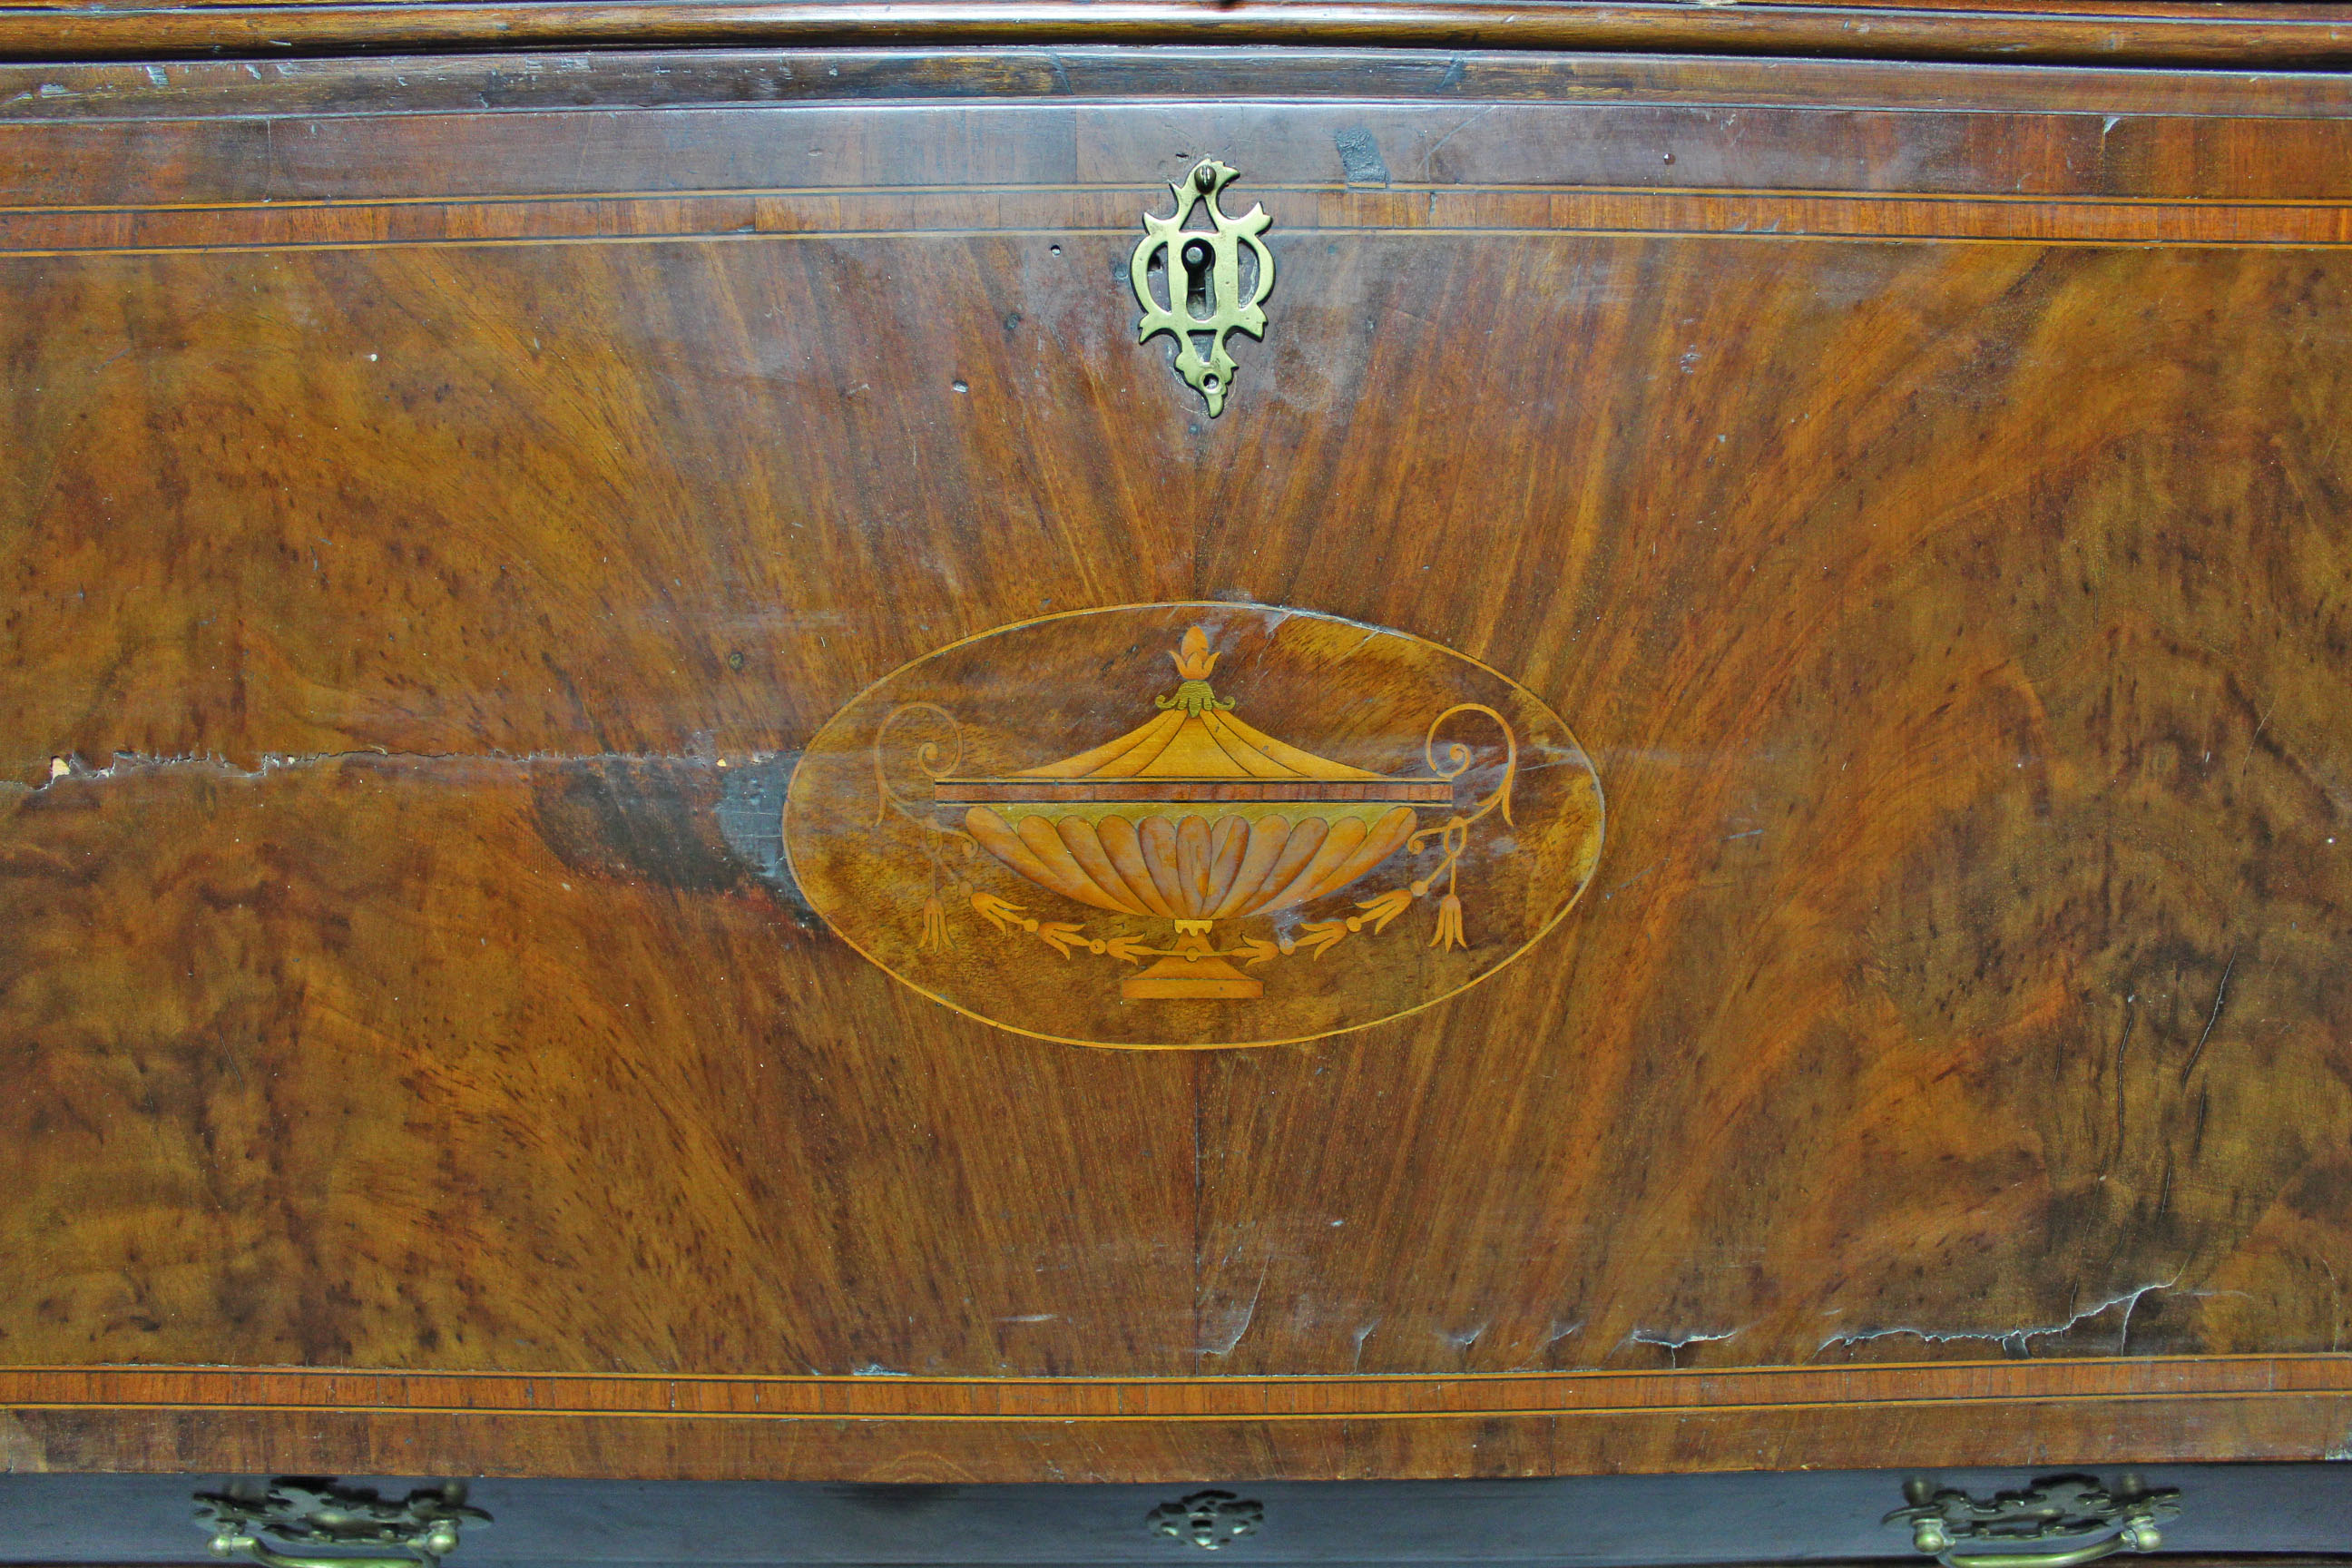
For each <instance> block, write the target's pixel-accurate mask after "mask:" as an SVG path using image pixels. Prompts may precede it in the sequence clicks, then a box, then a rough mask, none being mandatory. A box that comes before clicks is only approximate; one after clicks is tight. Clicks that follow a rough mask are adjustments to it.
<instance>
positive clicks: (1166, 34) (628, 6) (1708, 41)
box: [0, 0, 2352, 68]
mask: <svg viewBox="0 0 2352 1568" xmlns="http://www.w3.org/2000/svg"><path fill="white" fill-rule="evenodd" d="M877 42H879V43H889V44H898V45H900V46H916V45H923V44H933V43H949V44H975V43H977V44H1013V45H1032V46H1039V47H1054V46H1055V45H1061V44H1125V45H1160V46H1168V45H1196V46H1197V45H1204V44H1205V45H1219V46H1224V47H1238V46H1246V45H1266V44H1282V45H1293V46H1296V45H1317V44H1341V45H1354V46H1358V47H1409V48H1422V49H1432V50H1436V49H1471V48H1488V49H1493V48H1503V49H1550V50H1556V49H1629V50H1685V51H1691V52H1712V53H1720V54H1729V53H1738V54H1746V55H1800V56H1815V57H1820V56H1831V57H1835V56H1863V57H1872V56H1876V57H1882V58H1884V57H1891V58H1901V59H1926V60H1934V59H1984V60H1997V61H2001V62H2004V63H2011V64H2014V63H2020V62H2048V61H2078V62H2080V61H2087V62H2093V63H2096V64H2101V65H2172V66H2189V65H2226V66H2255V67H2261V66H2268V67H2287V68H2314V67H2320V66H2340V65H2342V64H2344V63H2345V62H2346V61H2347V59H2352V6H2347V5H2342V4H2338V3H2331V0H2289V3H2287V4H2267V5H2265V4H2260V3H2245V0H2227V3H2215V0H2140V3H2138V4H2129V3H2118V0H1991V3H1990V4H1981V3H1979V4H1970V5H1955V4H1953V3H1952V0H1874V3H1870V4H1861V5H1853V4H1840V3H1835V0H1777V3H1775V0H1759V3H1746V4H1741V5H1738V6H1737V7H1728V6H1727V7H1723V8H1721V9H1713V8H1701V7H1699V6H1696V5H1689V4H1685V3H1682V0H1540V3H1538V4H1536V5H1508V4H1496V3H1490V0H929V3H925V0H878V3H870V4H869V3H855V4H852V3H844V0H521V3H515V0H507V3H504V4H479V3H469V0H456V3H449V4H436V3H433V0H400V3H397V4H385V3H381V0H360V3H357V4H352V3H344V4H333V3H330V4H318V3H315V0H242V3H239V0H205V3H201V4H190V5H159V6H153V7H146V6H142V7H141V8H139V9H136V10H122V9H118V8H116V7H113V6H110V5H106V4H104V3H103V0H51V3H49V4H45V5H22V6H15V7H11V8H9V9H8V10H6V11H0V55H5V56H6V57H8V58H65V59H90V58H126V57H127V58H173V57H177V56H186V55H204V54H228V55H236V56H244V57H248V58H264V59H284V58H291V57H294V56H298V55H300V54H305V53H310V54H318V53H329V54H333V53H348V52H354V51H359V50H384V49H399V48H408V49H434V48H442V49H446V48H454V47H477V48H563V47H594V46H599V45H613V44H625V45H643V44H648V43H651V44H667V45H671V46H675V47H686V46H694V45H714V44H740V45H771V46H773V45H793V46H800V47H810V46H819V45H850V46H862V45H870V44H874V43H877Z"/></svg>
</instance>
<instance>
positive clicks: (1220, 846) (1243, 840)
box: [785, 605, 1601, 1047]
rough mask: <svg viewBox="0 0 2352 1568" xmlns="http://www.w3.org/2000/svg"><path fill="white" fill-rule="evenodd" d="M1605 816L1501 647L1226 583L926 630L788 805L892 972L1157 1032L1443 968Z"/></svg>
mask: <svg viewBox="0 0 2352 1568" xmlns="http://www.w3.org/2000/svg"><path fill="white" fill-rule="evenodd" d="M1187 612H1190V613H1189V614H1188V613H1187ZM1155 645H1156V646H1155ZM1088 675H1092V676H1093V679H1091V680H1088V679H1087V676H1088ZM1024 685H1025V686H1026V688H1027V691H1026V700H1025V701H1024V693H1023V691H1022V688H1023V687H1024ZM1310 724H1312V725H1316V726H1317V727H1318V729H1319V730H1320V731H1323V732H1322V733H1318V734H1316V735H1315V736H1314V738H1313V739H1311V740H1309V739H1307V737H1306V733H1305V731H1306V729H1307V726H1308V725H1310ZM1089 731H1091V732H1089ZM1072 741H1076V742H1079V746H1078V748H1077V749H1075V750H1065V749H1061V748H1057V747H1056V746H1055V742H1061V745H1062V748H1067V747H1068V745H1069V743H1070V742H1072ZM859 752H863V755H862V756H861V755H859V754H858V753H859ZM1040 752H1043V753H1044V755H1045V759H1046V760H1043V761H1039V760H1035V759H1036V758H1037V757H1038V755H1039V753H1040ZM1600 841H1601V795H1600V788H1599V781H1598V779H1597V778H1596V777H1595V776H1594V774H1593V772H1592V768H1591V763H1590V762H1589V761H1588V760H1587V759H1586V758H1585V756H1584V754H1583V752H1582V751H1581V749H1580V748H1579V747H1578V746H1577V744H1576V742H1575V740H1574V737H1573V736H1571V735H1570V733H1569V731H1568V728H1567V726H1566V724H1565V723H1563V722H1562V721H1560V720H1559V718H1558V716H1557V715H1554V714H1552V713H1551V712H1550V711H1549V710H1547V709H1545V708H1544V707H1543V706H1542V705H1541V704H1540V703H1539V702H1538V701H1536V700H1535V699H1534V698H1533V697H1532V696H1531V695H1530V694H1528V693H1527V692H1525V691H1524V690H1522V689H1518V688H1517V687H1515V686H1513V685H1512V684H1511V683H1510V682H1508V681H1507V680H1506V679H1504V678H1502V677H1500V676H1498V675H1496V673H1495V672H1493V671H1491V670H1487V669H1486V668H1483V667H1481V666H1479V665H1476V664H1475V663H1473V662H1472V661H1470V660H1468V659H1465V658H1462V657H1461V656H1459V655H1456V654H1452V653H1449V652H1446V651H1445V650H1444V649H1442V648H1439V647H1436V646H1435V645H1433V644H1429V643H1425V642H1423V641H1421V640H1420V639H1418V638H1413V637H1407V636H1405V635H1404V634H1402V633H1392V632H1385V631H1381V630H1380V629H1378V628H1368V627H1365V626H1360V625H1357V624H1355V623H1350V622H1341V621H1336V620H1332V619H1328V618H1327V617H1323V616H1311V615H1306V614H1302V613H1300V612H1297V611H1288V610H1275V609H1266V608H1262V607H1259V606H1246V605H1238V606H1237V605H1147V606H1139V607H1136V608H1133V609H1127V610H1110V611H1096V612H1086V613H1081V614H1078V615H1074V616H1057V617H1054V618H1052V619H1049V620H1045V621H1040V622H1032V623H1028V624H1026V625H1024V626H1014V627H1009V628H1006V629H1005V630H1003V631H1002V632H998V633H992V634H989V635H988V636H986V637H979V638H974V639H971V641H969V642H966V643H962V644H959V645H956V646H955V647H951V648H948V649H943V650H941V651H940V653H939V654H936V655H933V656H930V657H929V658H925V659H922V660H919V661H917V663H915V664H914V665H910V666H908V668H906V669H903V670H901V671H899V672H898V674H896V675H894V676H891V677H889V678H887V679H885V680H884V681H882V682H880V683H879V684H878V685H877V687H876V688H875V689H870V690H869V691H867V692H866V693H865V694H864V695H863V696H861V697H860V698H859V699H858V700H856V701H855V702H853V703H852V704H851V705H850V707H849V708H848V709H845V710H844V712H843V713H842V714H841V715H839V716H837V717H836V718H835V720H834V721H832V722H831V723H829V724H828V725H827V726H826V727H825V729H824V731H822V732H821V733H820V734H819V736H818V737H817V739H816V741H815V742H814V743H813V744H812V745H811V747H810V749H809V751H808V752H807V754H806V755H805V756H804V757H803V761H802V763H801V765H800V767H799V768H798V769H797V770H796V771H795V773H794V777H793V786H792V789H791V791H790V792H789V796H788V801H787V805H786V816H785V842H786V848H787V852H788V854H789V856H790V858H791V860H792V864H793V870H794V873H795V875H796V876H797V877H798V878H799V879H800V881H801V884H802V887H803V890H804V891H805V892H806V893H807V894H808V896H809V899H810V901H811V902H812V903H813V904H814V906H815V907H816V909H817V910H818V911H819V912H820V913H821V914H823V915H824V917H825V919H826V920H827V921H828V922H829V923H830V924H832V925H833V927H834V929H835V931H838V932H839V933H840V934H841V935H842V936H843V937H844V938H845V939H846V940H847V941H849V942H851V943H852V944H853V945H855V946H856V947H857V948H858V949H859V951H861V952H865V953H866V955H867V956H869V957H871V958H873V959H875V961H876V962H877V963H880V964H881V965H882V966H883V967H884V968H885V969H887V970H888V971H889V973H892V974H894V975H896V976H898V978H899V979H901V980H904V981H906V982H907V983H908V984H912V985H914V986H915V987H916V988H918V989H919V990H921V991H923V992H925V993H926V994H930V995H932V996H935V997H937V998H938V999H939V1000H940V1001H943V1002H946V1003H948V1004H949V1005H951V1006H955V1007H957V1008H959V1009H961V1010H962V1011H965V1012H969V1013H971V1014H974V1015H975V1016H980V1017H982V1018H984V1019H986V1020H988V1021H990V1022H992V1023H996V1024H999V1025H1001V1026H1005V1027H1008V1028H1013V1029H1015V1030H1018V1031H1019V1032H1022V1033H1029V1034H1038V1035H1044V1036H1045V1037H1051V1038H1059V1039H1067V1040H1072V1041H1076V1042H1078V1043H1086V1044H1097V1045H1118V1046H1160V1047H1202V1046H1220V1045H1248V1044H1268V1043H1275V1042H1276V1041H1280V1040H1286V1039H1298V1038H1309V1037H1315V1036H1317V1035H1322V1034H1329V1033H1334V1032H1337V1031H1338V1030H1341V1029H1348V1028H1355V1027H1360V1026H1363V1025H1364V1024H1369V1023H1371V1022H1375V1021H1378V1020H1379V1019H1380V1018H1382V1017H1387V1016H1395V1015H1397V1014H1398V1013H1401V1012H1409V1011H1412V1010H1413V1009H1415V1008H1417V1007H1420V1006H1423V1005H1428V1004H1429V1003H1430V1002H1433V1001H1435V1000H1438V999H1439V998H1440V997H1442V996H1443V995H1445V994H1450V993H1451V992H1453V991H1456V990H1459V989H1460V988H1461V987H1462V986H1463V985H1465V984H1470V983H1471V982H1472V981H1475V979H1477V978H1479V977H1480V976H1481V975H1482V974H1483V973H1486V972H1488V971H1491V970H1492V969H1493V968H1495V967H1496V965H1498V964H1499V963H1503V962H1507V960H1508V959H1509V958H1511V957H1513V956H1516V954H1517V952H1520V951H1521V950H1523V949H1524V948H1525V947H1526V946H1527V945H1528V942H1531V941H1532V940H1533V939H1534V938H1535V937H1536V936H1537V935H1539V934H1540V933H1541V931H1543V930H1544V929H1545V927H1547V926H1548V925H1549V924H1550V923H1552V922H1553V921H1557V920H1558V919H1559V916H1560V915H1561V914H1564V913H1565V912H1566V910H1567V908H1568V906H1569V905H1570V903H1571V902H1572V901H1573V900H1574V898H1575V896H1576V894H1577V892H1578V891H1580V889H1581V888H1582V887H1583V885H1584V883H1585V882H1586V880H1588V879H1590V877H1591V869H1592V865H1593V863H1594V861H1595V859H1596V858H1597V856H1598V854H1599V849H1600ZM1416 910H1419V911H1421V912H1419V913H1415V911H1416Z"/></svg>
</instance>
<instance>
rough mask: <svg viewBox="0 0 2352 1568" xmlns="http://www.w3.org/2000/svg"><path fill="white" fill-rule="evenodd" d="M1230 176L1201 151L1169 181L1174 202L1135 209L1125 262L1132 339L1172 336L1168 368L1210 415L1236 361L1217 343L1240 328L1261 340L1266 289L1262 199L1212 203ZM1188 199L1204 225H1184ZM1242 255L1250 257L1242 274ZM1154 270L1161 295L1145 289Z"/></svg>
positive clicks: (1269, 271) (1270, 278) (1268, 258)
mask: <svg viewBox="0 0 2352 1568" xmlns="http://www.w3.org/2000/svg"><path fill="white" fill-rule="evenodd" d="M1237 176H1238V171H1236V170H1234V169H1233V168H1232V167H1230V166H1228V165H1227V164H1224V163H1219V162H1218V161H1217V160H1216V159H1214V158H1203V159H1202V160H1201V162H1200V163H1197V164H1195V165H1193V168H1192V173H1191V174H1187V175H1186V176H1184V178H1182V179H1181V180H1177V181H1174V182H1172V183H1171V184H1170V185H1169V187H1168V189H1169V190H1170V191H1171V193H1172V194H1173V195H1175V197H1176V210H1175V211H1174V212H1173V213H1171V214H1170V215H1169V216H1166V217H1157V216H1153V215H1152V214H1150V213H1145V214H1144V215H1143V237H1142V239H1140V240H1139V241H1138V242H1137V243H1136V247H1135V254H1134V256H1133V257H1132V258H1129V262H1128V276H1129V279H1130V280H1131V281H1132V282H1133V283H1134V285H1135V302H1136V303H1137V304H1139V305H1140V306H1142V307H1143V319H1142V320H1141V321H1138V322H1137V323H1136V335H1135V341H1136V342H1139V343H1148V342H1150V341H1151V340H1152V339H1153V338H1154V337H1156V336H1158V335H1159V334H1160V333H1161V332H1166V333H1167V334H1168V335H1169V336H1171V337H1172V338H1174V339H1175V340H1176V374H1179V375H1181V376H1182V377H1183V378H1184V380H1185V383H1186V384H1188V385H1190V386H1191V387H1192V390H1193V391H1195V392H1197V393H1199V394H1200V395H1202V398H1204V399H1206V400H1207V402H1208V405H1209V417H1210V418H1212V419H1214V418H1215V417H1216V416H1218V415H1220V414H1222V413H1223V412H1224V410H1225V393H1226V391H1227V389H1229V388H1230V387H1231V386H1232V385H1233V384H1234V371H1235V370H1236V369H1238V368H1239V367H1238V366H1236V365H1235V364H1234V356H1233V355H1232V354H1230V353H1227V352H1226V351H1225V339H1226V338H1227V337H1228V336H1230V335H1231V334H1233V333H1234V332H1247V333H1248V334H1249V335H1250V336H1251V337H1254V338H1257V339H1260V340H1263V339H1264V338H1265V310H1262V309H1260V307H1261V306H1263V305H1264V304H1265V297H1266V296H1267V295H1268V294H1270V293H1272V292H1273V291H1274V257H1273V254H1272V253H1271V252H1269V251H1268V250H1267V249H1266V247H1265V244H1264V242H1262V241H1261V240H1260V239H1259V238H1258V237H1259V236H1260V235H1262V234H1264V233H1265V231H1266V226H1268V225H1269V224H1271V223H1272V222H1273V221H1274V220H1273V219H1272V218H1270V217H1268V216H1266V215H1265V208H1264V207H1260V206H1253V207H1251V208H1250V210H1249V211H1248V212H1246V213H1244V214H1243V215H1242V216H1240V217H1227V216H1225V215H1224V213H1223V210H1221V209H1220V208H1219V207H1218V205H1217V197H1218V195H1219V194H1220V193H1222V192H1223V190H1224V188H1225V187H1226V186H1227V185H1229V184H1233V183H1234V179H1235V178H1236V177H1237ZM1195 207H1205V208H1206V209H1207V213H1208V217H1209V221H1210V223H1211V225H1212V226H1211V227H1208V228H1192V229H1188V228H1186V227H1185V224H1186V223H1188V222H1190V221H1191V220H1192V210H1193V208H1195ZM1245 256H1246V258H1247V259H1248V260H1249V261H1250V263H1251V267H1250V276H1249V277H1248V278H1246V279H1244V277H1243V270H1242V263H1243V260H1244V257H1245ZM1155 271H1157V272H1159V274H1160V281H1161V282H1163V283H1164V284H1165V285H1166V287H1167V291H1168V298H1167V300H1166V302H1165V303H1162V302H1161V300H1160V296H1159V295H1158V294H1157V293H1156V292H1155V291H1154V289H1153V273H1154V272H1155Z"/></svg>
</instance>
